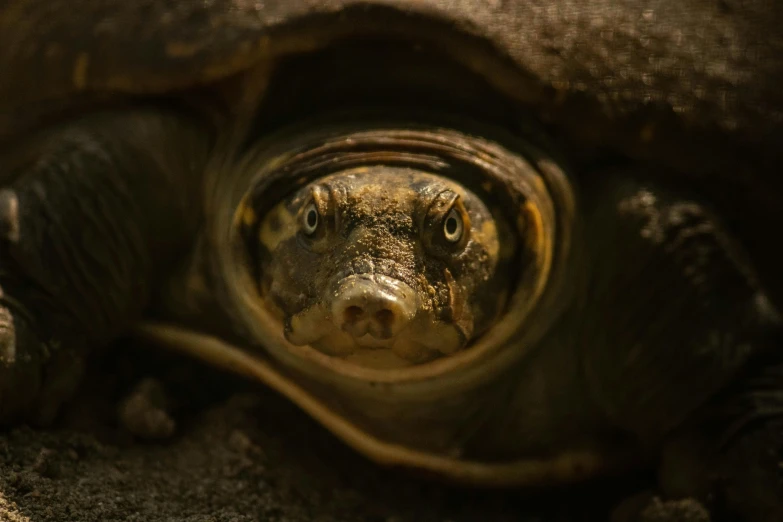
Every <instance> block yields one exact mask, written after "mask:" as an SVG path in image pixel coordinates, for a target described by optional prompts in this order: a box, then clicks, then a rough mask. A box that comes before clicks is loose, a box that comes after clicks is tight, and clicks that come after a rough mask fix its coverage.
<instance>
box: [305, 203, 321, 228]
mask: <svg viewBox="0 0 783 522" xmlns="http://www.w3.org/2000/svg"><path fill="white" fill-rule="evenodd" d="M320 221H321V216H320V215H319V214H318V207H316V206H315V202H310V204H308V205H307V206H306V207H305V209H304V212H302V230H303V231H304V233H305V234H307V235H308V236H311V235H313V234H314V233H315V231H316V230H318V223H320Z"/></svg>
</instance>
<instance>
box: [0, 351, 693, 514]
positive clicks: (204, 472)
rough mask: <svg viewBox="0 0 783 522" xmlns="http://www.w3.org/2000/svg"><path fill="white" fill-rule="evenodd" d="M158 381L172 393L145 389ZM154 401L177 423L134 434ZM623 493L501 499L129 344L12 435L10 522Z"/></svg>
mask: <svg viewBox="0 0 783 522" xmlns="http://www.w3.org/2000/svg"><path fill="white" fill-rule="evenodd" d="M150 379H152V380H150ZM140 383H142V384H140ZM143 383H147V384H143ZM149 383H157V384H160V385H162V386H163V388H164V389H165V390H166V393H165V395H160V396H158V397H155V394H154V393H153V394H150V393H143V394H141V393H136V394H134V392H133V390H134V389H139V386H141V388H142V389H147V390H149V389H150V387H149V386H148V384H149ZM145 386H146V388H145ZM153 388H154V386H153ZM127 397H134V398H135V399H136V400H135V402H131V403H127V402H123V398H127ZM140 397H141V399H144V400H139V398H140ZM145 400H146V402H145ZM155 401H158V404H161V405H165V407H166V408H167V409H168V410H170V412H171V417H166V416H162V417H161V416H158V417H155V416H154V415H153V416H152V417H149V416H147V417H144V416H143V415H142V417H143V418H142V420H145V419H147V420H148V419H150V418H151V419H153V421H152V422H151V423H150V422H147V423H146V424H144V422H141V423H138V422H137V423H136V424H135V425H134V422H135V421H134V415H135V414H138V413H139V411H141V410H143V409H144V408H143V407H139V404H142V403H143V404H148V403H150V402H152V403H155ZM122 404H126V407H125V408H124V409H123V407H121V406H119V405H122ZM128 404H130V406H127V405H128ZM134 405H135V406H134ZM118 411H124V412H125V413H126V416H125V417H124V418H125V421H121V420H119V419H122V418H123V417H122V416H121V415H119V414H118ZM134 412H135V413H134ZM136 420H137V421H138V415H136ZM172 421H174V422H175V424H172ZM128 426H131V427H133V426H136V427H135V428H133V429H135V430H136V431H138V432H144V431H145V430H146V433H147V434H148V435H158V436H161V437H162V438H161V439H160V440H140V439H139V437H134V436H133V435H131V433H130V432H129V430H128ZM640 480H642V482H643V479H640ZM622 484H625V486H617V485H606V484H601V485H591V486H589V487H581V488H576V489H573V490H569V491H558V492H548V493H546V494H544V493H540V492H539V493H536V492H530V493H527V494H522V493H519V492H516V493H491V492H486V491H467V490H458V489H451V488H448V487H444V486H443V485H439V484H435V483H432V482H429V481H427V480H424V479H422V478H415V477H411V476H410V475H402V474H399V473H394V472H390V471H389V470H385V469H381V468H379V467H377V466H375V465H373V464H371V463H369V462H367V461H366V460H365V459H363V458H362V457H360V456H358V455H356V454H355V453H354V452H353V451H351V450H350V449H348V448H346V447H345V446H344V445H343V444H342V443H340V442H339V441H337V440H336V439H334V438H333V437H332V436H331V435H329V434H328V433H326V432H325V430H323V429H322V428H320V427H319V426H318V425H316V424H315V423H314V422H313V421H311V420H310V419H309V418H308V417H306V416H305V415H304V414H302V413H301V412H300V411H299V410H297V409H296V408H295V407H293V406H292V405H290V404H289V403H288V402H287V401H285V400H284V399H282V398H280V397H278V396H277V395H276V394H274V393H272V392H271V391H268V390H266V389H263V388H261V387H259V386H257V385H255V384H253V383H248V382H243V381H241V380H238V379H237V378H235V377H234V376H230V375H226V374H222V373H218V372H215V371H212V370H211V369H207V368H204V367H203V366H201V365H199V364H197V363H194V362H191V361H188V360H186V359H182V358H179V357H175V356H171V355H165V356H160V355H159V354H151V353H149V351H147V350H144V349H142V350H139V349H137V347H135V346H128V345H127V343H126V344H125V345H122V346H120V347H119V348H117V349H116V350H113V351H112V353H111V355H109V356H102V357H96V358H95V360H94V362H93V366H92V368H91V369H90V372H89V374H88V378H87V379H86V380H85V385H84V388H83V389H82V390H81V391H80V393H79V395H78V396H77V398H76V399H75V400H74V401H73V402H72V403H71V404H70V405H69V407H68V408H67V409H66V411H65V412H64V414H63V416H62V419H61V420H60V421H59V422H58V424H57V425H56V426H54V427H51V428H48V429H31V428H29V427H24V426H22V427H17V428H15V429H12V430H6V431H5V432H3V433H2V434H0V520H9V521H14V522H21V521H73V522H82V521H84V522H86V521H101V522H110V521H140V522H141V521H144V522H157V521H164V520H165V521H190V522H217V521H225V522H229V521H231V522H240V521H270V522H272V521H289V522H304V521H317V522H327V521H342V522H354V521H355V522H359V521H361V522H409V521H411V522H412V521H427V522H460V521H498V522H504V521H517V522H520V521H521V522H581V521H600V520H607V519H608V515H607V513H608V512H609V506H611V505H613V504H614V503H615V502H616V501H617V499H618V497H620V496H624V490H626V489H631V488H636V487H637V486H636V485H632V484H633V482H628V481H623V482H622ZM656 519H660V520H662V519H661V518H660V517H657V516H655V517H649V518H645V520H656ZM663 519H668V517H666V518H663ZM682 520H694V521H695V520H700V518H698V517H696V518H693V517H684V518H682Z"/></svg>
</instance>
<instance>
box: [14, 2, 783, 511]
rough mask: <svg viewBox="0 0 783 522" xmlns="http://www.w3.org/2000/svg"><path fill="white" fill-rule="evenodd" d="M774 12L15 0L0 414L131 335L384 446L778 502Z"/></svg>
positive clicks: (53, 394)
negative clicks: (645, 475) (256, 384)
mask: <svg viewBox="0 0 783 522" xmlns="http://www.w3.org/2000/svg"><path fill="white" fill-rule="evenodd" d="M780 21H781V16H780V9H779V8H778V7H775V5H773V3H772V2H766V3H764V2H759V3H757V4H754V5H746V6H743V9H742V10H738V9H736V7H735V6H734V5H733V4H731V3H730V2H721V3H712V2H704V1H692V2H689V3H679V2H674V1H673V0H658V1H656V2H643V1H629V2H624V3H621V4H614V3H609V2H606V1H605V0H589V1H587V2H580V3H578V4H577V3H573V2H569V1H567V0H557V1H553V2H549V3H547V4H546V5H543V4H541V5H539V4H537V3H532V2H531V3H529V2H523V1H521V0H502V1H492V2H489V1H486V2H477V1H475V0H417V1H413V0H399V1H395V2H391V1H386V0H363V1H358V0H319V1H312V0H288V1H286V2H275V1H262V2H243V1H240V0H213V1H211V2H201V1H195V0H178V1H177V2H173V1H171V2H169V1H164V2H160V1H153V0H139V1H137V2H120V1H117V0H83V1H82V2H80V6H79V9H78V10H75V9H73V8H72V6H71V5H70V4H68V3H66V2H64V1H63V0H46V1H44V0H5V1H4V2H3V3H2V4H0V69H2V70H3V73H4V74H3V76H2V78H1V79H0V180H2V185H3V186H2V191H0V223H1V224H2V226H1V227H0V230H2V234H1V236H2V240H1V241H0V249H1V250H0V252H1V253H2V257H0V289H1V290H2V293H1V294H0V303H1V306H0V317H1V318H2V319H0V339H2V343H0V346H1V347H2V368H0V394H1V395H0V397H1V398H0V419H1V420H2V421H3V423H4V424H6V425H8V424H11V423H15V422H30V423H37V424H40V425H47V424H49V423H51V422H53V420H54V419H56V417H57V413H58V411H59V409H60V407H61V406H62V404H63V403H64V402H65V401H67V400H68V398H69V397H70V396H71V395H72V393H73V390H74V388H75V387H76V385H77V384H78V382H79V380H80V379H81V377H82V374H83V373H84V364H85V360H86V358H87V357H89V355H90V354H91V353H93V352H95V351H96V350H99V349H102V348H106V347H109V346H111V343H112V342H113V340H116V339H117V338H118V337H119V336H121V335H125V334H128V333H132V334H133V335H136V336H139V337H140V338H143V339H146V340H149V341H151V342H154V343H156V345H159V346H161V347H164V348H166V349H171V350H179V351H182V352H184V353H186V354H188V355H190V356H192V357H195V358H200V359H203V360H206V361H208V362H210V363H211V364H214V365H216V366H220V367H224V368H228V369H229V370H230V371H233V372H236V373H237V374H242V375H248V376H250V377H252V378H254V379H258V380H259V381H260V382H262V383H263V384H264V385H266V386H268V387H270V388H272V389H274V390H276V391H277V392H279V393H280V394H282V395H283V396H285V397H286V398H288V399H289V400H291V401H292V402H294V403H295V404H296V405H298V406H299V407H300V408H301V409H302V410H304V411H305V412H306V413H307V414H309V415H311V416H312V417H313V418H314V419H316V420H317V421H318V422H319V423H320V424H322V425H323V426H324V427H325V428H326V429H327V430H329V431H331V432H332V433H334V434H335V435H336V436H337V437H339V438H340V439H342V440H343V441H344V442H345V443H346V444H348V445H350V446H351V447H353V448H354V449H356V450H357V451H358V452H360V453H362V454H363V455H365V456H366V457H367V458H369V459H371V460H374V461H376V462H378V463H379V464H381V465H387V466H392V467H401V468H405V469H409V470H411V471H418V472H420V473H424V474H430V475H433V476H435V477H437V478H439V479H442V480H445V481H451V482H454V483H459V484H463V485H469V486H472V487H489V488H521V489H524V488H528V487H548V486H555V485H559V484H570V483H575V482H580V481H584V480H588V479H591V478H595V477H600V476H607V475H612V474H618V473H619V474H622V473H625V472H629V471H631V470H634V469H637V468H647V469H653V470H657V476H658V482H659V489H660V492H661V494H662V495H664V496H665V497H666V498H682V497H689V496H690V497H695V498H698V499H700V500H701V501H703V502H704V503H705V505H706V506H708V507H709V508H710V509H713V510H714V511H715V512H718V511H719V510H722V512H726V513H730V514H732V515H734V516H736V517H738V518H739V519H741V520H747V521H754V522H755V521H762V520H763V521H769V520H783V500H781V499H783V487H782V486H781V485H782V484H783V478H782V477H781V469H783V468H781V467H780V461H781V460H783V458H782V457H781V455H782V454H781V451H783V424H781V417H782V416H781V414H782V413H783V351H782V350H781V346H783V345H782V344H781V340H782V339H781V335H780V334H781V317H780V313H779V311H778V310H779V306H780V303H781V297H783V291H781V290H782V289H783V279H781V278H780V277H779V266H783V265H782V264H781V262H782V261H783V259H781V253H780V252H779V251H778V249H776V248H774V247H773V246H771V245H772V244H774V243H775V242H774V241H770V234H769V232H767V230H779V227H780V225H781V224H783V214H782V213H781V212H780V210H779V205H778V202H779V200H780V197H781V195H783V186H782V185H781V181H780V179H779V177H778V176H775V175H772V174H771V173H774V172H776V171H777V170H779V165H780V160H781V156H780V150H781V148H780V147H779V144H780V143H781V140H780V138H781V136H783V125H781V121H783V118H781V116H783V99H782V98H781V95H780V91H779V89H778V86H779V82H780V80H781V78H783V74H781V73H783V60H781V58H780V57H781V56H783V54H781V50H782V49H781V46H783V42H781V40H780V39H779V38H777V37H776V35H777V34H778V33H777V28H778V27H779V23H780ZM765 227H766V228H765ZM773 234H774V233H773Z"/></svg>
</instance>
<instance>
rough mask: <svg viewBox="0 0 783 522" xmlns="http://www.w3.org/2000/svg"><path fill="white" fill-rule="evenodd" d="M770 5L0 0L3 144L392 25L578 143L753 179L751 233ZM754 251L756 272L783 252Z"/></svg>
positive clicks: (765, 183)
mask: <svg viewBox="0 0 783 522" xmlns="http://www.w3.org/2000/svg"><path fill="white" fill-rule="evenodd" d="M782 18H783V11H782V10H781V8H780V4H779V3H777V2H758V3H754V4H753V5H752V6H745V7H743V9H742V10H734V9H733V8H732V7H731V6H730V5H729V4H727V3H721V2H699V1H694V2H688V3H682V2H679V1H678V0H655V1H653V2H647V3H643V4H642V3H636V2H627V3H623V4H621V5H618V4H617V3H616V2H612V1H611V0H588V1H576V0H559V1H557V2H547V3H545V4H540V5H539V4H537V3H529V2H522V1H518V0H504V1H491V2H490V1H486V2H479V1H475V0H395V1H391V0H372V1H366V0H361V1H359V0H274V1H265V2H251V1H246V0H213V1H209V2H201V1H195V0H185V1H164V2H160V1H157V0H138V1H134V2H122V1H118V0H83V1H81V2H79V8H78V9H74V8H73V4H72V3H71V2H66V1H65V0H6V1H4V2H2V4H0V71H2V75H0V148H2V147H3V146H5V145H7V142H9V141H10V140H12V138H13V137H14V136H16V135H18V134H19V133H21V132H22V131H23V130H25V129H30V128H32V127H35V126H37V125H41V124H42V123H44V122H46V121H48V120H50V119H51V118H53V117H56V115H61V114H63V113H68V112H73V111H78V110H79V109H80V108H83V107H85V106H89V105H94V104H95V103H97V102H100V101H104V102H110V101H116V100H117V99H120V100H122V99H124V98H125V97H127V96H131V95H133V96H137V95H150V94H161V93H171V92H172V91H177V90H184V89H192V88H194V87H196V86H200V85H205V84H209V83H212V82H216V81H219V80H222V79H225V78H228V77H231V76H233V75H237V74H238V73H242V72H243V71H247V70H248V69H249V68H252V67H253V66H254V65H259V64H260V65H262V67H263V64H264V63H267V64H269V63H271V61H273V60H274V57H275V56H278V55H280V54H286V53H290V52H296V51H305V50H308V49H314V48H318V47H321V46H323V45H325V44H326V43H327V42H328V41H330V40H332V39H335V38H338V37H340V36H343V35H349V34H357V33H363V34H369V35H382V34H387V35H390V36H395V35H396V36H398V37H403V38H405V39H408V40H414V41H417V42H429V43H433V44H435V45H437V46H439V47H440V48H442V49H444V50H446V51H448V52H449V53H450V54H452V55H453V56H455V57H457V58H458V59H460V60H461V61H462V62H463V63H464V64H465V65H467V66H469V67H470V68H472V69H474V70H477V71H478V72H480V73H482V74H484V75H485V76H487V77H489V78H490V80H491V82H492V83H494V84H495V85H496V87H497V88H499V89H500V90H501V91H502V92H504V93H506V94H507V95H508V96H509V97H511V98H512V99H514V100H516V101H517V102H519V103H520V104H522V105H523V106H525V107H527V108H529V109H531V110H532V111H533V112H534V114H535V115H536V116H538V117H540V118H542V119H545V120H546V121H548V122H550V123H552V124H553V125H555V126H556V127H557V128H558V129H559V130H560V131H561V132H563V133H565V134H566V135H568V136H570V137H571V138H572V139H574V140H579V142H580V143H587V144H593V145H595V144H598V145H600V146H602V147H610V148H613V149H615V150H619V151H622V152H623V153H625V154H628V155H631V156H636V157H644V158H654V159H655V160H656V161H657V162H659V163H660V164H662V165H663V166H664V167H667V166H668V167H671V168H674V169H678V170H680V171H682V172H685V173H687V174H689V175H691V174H692V175H693V176H694V177H696V176H700V175H701V176H703V175H709V176H711V179H715V180H717V181H718V182H723V181H725V182H727V183H731V184H732V185H731V186H732V189H731V190H733V191H735V192H737V191H740V190H742V191H749V190H750V191H752V194H751V195H750V198H751V200H752V205H750V207H751V208H750V209H749V210H748V212H738V213H737V216H736V219H737V222H738V224H739V226H740V227H741V228H743V229H744V230H743V233H747V234H748V236H749V238H750V239H749V241H748V243H749V244H751V245H755V244H764V243H765V240H766V237H765V234H764V233H763V232H762V230H763V229H768V228H769V227H770V226H771V227H772V228H773V229H774V228H780V227H781V225H783V217H780V213H779V212H777V211H776V208H777V205H778V198H777V196H776V194H780V193H781V191H783V187H781V183H783V182H781V179H780V177H779V176H770V175H766V173H767V172H770V171H771V170H772V169H773V168H774V167H775V165H779V164H780V161H781V156H780V154H781V149H780V147H779V146H778V144H779V142H780V139H781V136H783V94H782V93H781V91H780V89H779V85H780V84H781V83H783V40H781V39H780V38H774V37H772V35H777V34H779V31H778V30H777V28H778V27H779V26H780V24H781V23H783V20H782ZM727 49H729V50H731V51H730V52H727V51H726V50H727ZM262 76H263V74H262ZM770 216H775V219H777V221H776V222H775V223H770V222H769V220H770ZM761 224H763V225H764V226H763V227H762V226H761ZM775 225H777V227H776V226H775ZM754 248H755V247H754ZM762 257H763V256H762ZM760 264H761V266H760V270H761V272H762V277H764V275H765V274H766V273H770V274H774V273H775V272H776V267H777V266H779V265H780V264H783V258H781V257H780V255H767V256H766V257H764V258H763V259H761V260H760ZM769 279H770V281H768V283H769V284H770V285H772V287H771V288H772V293H773V294H774V295H778V296H781V295H783V288H781V287H780V286H781V283H779V282H776V281H775V280H774V278H772V277H770V278H769ZM774 285H777V287H775V286H774Z"/></svg>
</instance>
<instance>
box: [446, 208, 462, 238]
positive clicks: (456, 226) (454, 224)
mask: <svg viewBox="0 0 783 522" xmlns="http://www.w3.org/2000/svg"><path fill="white" fill-rule="evenodd" d="M464 231H465V223H464V222H463V221H462V214H460V213H459V211H457V209H456V208H452V209H451V211H450V212H449V213H448V214H447V215H446V219H444V220H443V237H444V238H446V241H448V242H449V243H458V242H459V240H460V239H462V234H463V232H464Z"/></svg>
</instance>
